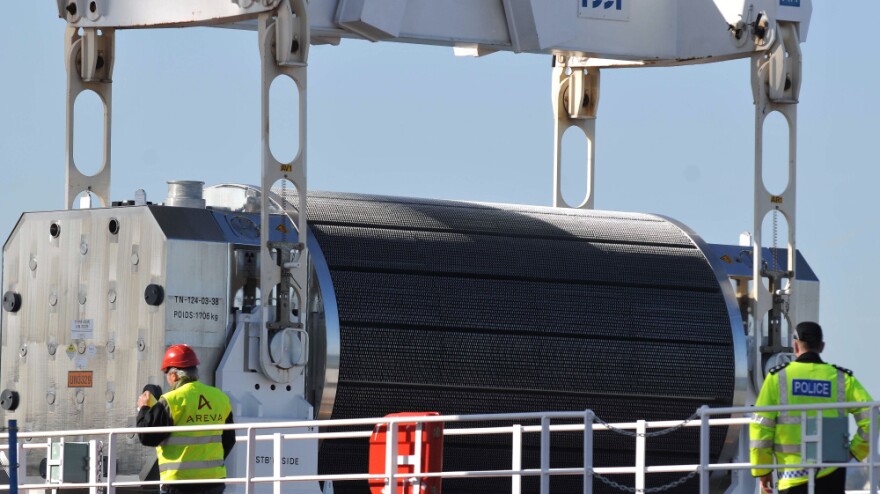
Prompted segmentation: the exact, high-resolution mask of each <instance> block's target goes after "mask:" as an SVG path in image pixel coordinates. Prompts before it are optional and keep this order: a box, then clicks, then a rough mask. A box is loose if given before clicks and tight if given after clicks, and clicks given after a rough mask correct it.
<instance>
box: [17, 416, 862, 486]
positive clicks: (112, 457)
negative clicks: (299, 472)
mask: <svg viewBox="0 0 880 494" xmlns="http://www.w3.org/2000/svg"><path fill="white" fill-rule="evenodd" d="M855 407H869V408H870V412H869V413H870V417H871V425H870V437H871V438H872V439H871V443H870V446H871V453H870V455H869V456H868V459H867V462H866V463H860V464H852V463H831V462H815V463H803V464H799V465H785V466H786V467H802V468H810V469H821V468H826V467H839V468H850V467H868V468H869V472H870V473H869V478H870V484H871V490H870V491H869V492H871V494H876V493H877V487H878V486H877V480H878V473H880V454H878V451H877V432H878V430H880V429H878V427H877V421H878V412H880V402H872V403H833V404H816V405H790V406H772V407H734V408H709V407H707V406H704V407H701V408H700V409H699V410H698V413H699V417H700V420H699V421H690V422H686V423H682V422H680V421H657V422H647V421H643V420H640V421H637V422H631V423H615V424H608V425H605V424H600V423H596V422H595V421H594V420H595V415H594V414H593V412H592V411H590V410H586V411H585V412H539V413H520V414H492V415H447V416H419V417H413V416H407V417H380V418H369V419H348V420H326V421H321V422H320V427H328V428H329V427H341V426H366V427H370V428H371V429H372V428H373V427H374V426H376V425H380V424H384V425H386V426H387V431H388V434H387V440H386V450H385V459H386V462H385V465H386V471H385V472H384V473H381V474H363V473H346V474H334V475H303V476H280V475H279V472H280V468H281V467H280V462H281V457H282V455H280V454H277V453H278V452H279V451H280V450H281V443H282V442H283V441H288V440H291V441H296V440H298V439H316V438H317V439H321V440H333V439H343V438H357V439H363V440H364V441H368V440H369V438H370V437H371V435H372V434H373V431H372V430H362V431H350V432H315V433H307V434H302V433H291V434H284V433H272V434H259V431H260V430H262V429H276V430H277V429H287V428H289V429H297V428H304V427H315V426H316V422H314V421H297V422H283V423H281V422H276V423H253V424H232V425H222V426H195V427H163V428H114V429H92V430H72V431H47V432H18V440H19V442H17V443H16V449H17V452H18V457H19V458H20V460H19V461H20V463H19V464H18V465H17V467H18V472H19V474H20V475H21V474H24V471H23V464H24V462H25V460H24V458H25V457H24V456H23V455H24V453H25V452H26V451H28V450H40V449H42V450H46V449H47V448H49V447H50V446H49V444H50V443H49V442H41V443H37V442H36V441H34V442H27V441H30V440H33V439H49V438H64V437H72V436H85V437H91V438H94V439H91V440H90V441H91V442H92V443H93V444H94V445H95V446H93V447H97V445H98V444H99V443H98V442H99V441H102V439H101V438H103V437H105V436H106V440H103V447H104V451H105V452H106V453H107V456H108V459H107V461H108V472H107V476H106V478H104V479H99V477H97V476H95V475H97V474H95V475H93V476H92V477H91V478H90V479H91V480H90V481H89V482H86V483H66V484H49V483H30V484H29V483H24V484H21V485H19V486H18V488H19V490H41V489H47V488H52V489H72V488H79V489H82V488H90V489H92V490H97V489H99V488H104V489H105V492H106V493H107V494H114V493H115V491H116V489H117V488H120V487H133V486H156V485H159V484H160V482H159V481H143V482H141V481H119V480H118V479H117V478H116V471H115V463H116V442H117V441H118V440H119V438H120V437H126V436H129V435H132V434H136V433H140V432H171V431H177V432H179V431H180V430H183V429H186V430H192V431H197V430H217V429H223V430H226V429H234V430H238V431H244V433H245V435H244V436H238V439H239V441H240V442H241V441H242V440H244V442H245V444H244V445H243V446H244V447H245V448H246V449H247V451H248V454H247V458H249V461H248V464H247V467H246V469H245V471H246V475H245V477H242V478H228V479H218V480H215V481H207V482H208V483H210V482H216V483H226V484H236V485H244V491H245V492H246V493H252V492H253V491H254V488H255V487H256V485H258V484H265V483H272V484H273V485H274V491H275V492H276V493H277V492H281V491H282V487H281V484H282V483H283V482H314V481H339V480H371V479H374V480H382V481H384V482H385V483H386V485H391V486H393V485H396V482H397V478H398V474H397V466H398V465H399V464H400V463H401V462H400V458H399V457H398V450H397V444H398V442H397V436H398V431H399V426H400V424H401V423H413V422H415V423H418V424H425V423H429V422H443V423H468V422H487V421H507V422H516V423H515V424H514V425H512V426H502V427H470V428H469V427H461V428H458V427H456V428H444V431H443V433H444V435H445V436H461V435H468V436H471V435H477V436H479V435H498V434H502V435H506V434H510V435H511V437H512V446H511V458H512V461H511V469H509V470H479V471H477V470H474V471H453V472H419V473H418V477H419V478H437V477H440V478H459V479H461V478H484V477H506V478H510V479H511V481H512V482H511V492H512V493H514V494H519V492H520V480H521V478H522V476H524V475H525V476H537V477H539V478H540V486H541V491H540V492H541V493H542V494H547V493H548V492H549V479H550V477H551V476H554V475H584V474H585V473H586V481H585V482H584V484H583V485H584V489H583V492H584V494H591V493H592V477H593V476H594V474H599V475H605V476H609V475H618V474H626V475H635V476H636V489H638V488H639V486H642V488H644V486H645V476H646V475H647V474H651V473H682V474H688V473H692V472H698V473H699V476H700V492H701V493H702V494H708V493H709V492H710V491H709V475H710V473H711V472H714V471H731V472H736V471H740V470H746V471H747V470H749V469H751V468H753V467H759V468H768V469H776V468H780V467H781V466H782V465H779V464H768V465H751V464H750V463H748V462H739V463H717V464H712V463H710V462H709V437H710V434H709V432H710V428H711V427H731V426H734V427H747V426H748V424H749V423H750V422H751V419H750V418H748V417H747V415H748V414H751V413H754V412H757V411H799V412H801V413H802V414H803V415H806V414H807V413H808V412H814V411H819V410H830V409H847V408H855ZM718 415H724V416H739V417H737V418H712V417H713V416H718ZM559 419H565V420H566V421H571V420H573V419H574V420H583V422H582V423H570V424H563V425H553V424H552V423H551V422H552V421H553V420H559ZM524 421H529V422H534V421H538V422H539V425H529V426H523V425H521V422H524ZM682 425H683V426H684V427H700V439H699V440H700V444H701V449H700V462H699V464H697V465H694V464H688V465H660V466H651V465H647V464H646V461H645V459H646V458H645V455H646V451H647V448H646V446H645V445H646V441H647V437H646V433H647V432H648V431H650V430H653V429H668V428H672V427H679V426H682ZM611 428H614V429H620V430H626V431H632V432H636V433H637V434H638V436H637V437H636V438H635V441H636V447H635V455H634V456H635V457H634V465H633V466H612V467H601V468H594V467H593V435H594V434H595V433H596V432H602V433H607V432H608V431H609V430H610V429H611ZM582 431H587V433H586V434H584V438H583V444H584V453H585V454H584V465H583V466H582V467H569V468H550V460H549V459H550V449H549V445H550V436H551V435H552V434H553V433H559V432H569V433H571V432H582ZM523 434H540V444H541V451H540V455H541V456H540V468H533V469H523V468H522V465H521V458H522V435H523ZM8 440H9V433H3V434H0V441H5V442H4V443H2V444H0V451H8V450H9V444H8ZM257 441H271V442H272V443H273V445H274V449H275V452H276V454H275V455H274V460H273V461H274V463H275V465H274V472H275V473H274V474H273V476H271V477H256V476H254V474H253V472H254V468H255V465H254V452H255V451H256V442H257ZM241 446H242V445H239V446H238V447H241ZM817 446H818V448H819V450H821V437H819V438H818V443H817ZM95 451H97V449H95ZM100 461H101V460H100V455H97V454H96V455H94V456H93V458H92V459H91V468H92V469H98V468H100ZM407 461H409V460H407ZM19 478H20V479H24V478H25V477H24V476H20V477H19ZM165 483H166V484H170V483H168V482H165ZM173 483H180V484H187V483H206V481H205V480H191V481H177V482H173ZM7 490H9V486H8V485H2V486H0V492H3V491H7ZM753 491H754V485H752V486H742V489H741V490H737V492H744V493H748V494H751V493H752V492H753Z"/></svg>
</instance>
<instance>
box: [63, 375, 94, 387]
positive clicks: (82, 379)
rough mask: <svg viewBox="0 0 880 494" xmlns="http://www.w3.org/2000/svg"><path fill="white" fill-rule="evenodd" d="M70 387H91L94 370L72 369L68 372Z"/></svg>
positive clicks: (68, 385)
mask: <svg viewBox="0 0 880 494" xmlns="http://www.w3.org/2000/svg"><path fill="white" fill-rule="evenodd" d="M67 387H68V388H91V387H92V371H70V372H68V373H67Z"/></svg>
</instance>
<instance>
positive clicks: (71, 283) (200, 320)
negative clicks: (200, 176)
mask: <svg viewBox="0 0 880 494" xmlns="http://www.w3.org/2000/svg"><path fill="white" fill-rule="evenodd" d="M178 185H179V184H178ZM199 187H200V186H199ZM205 195H206V197H207V199H208V205H209V206H212V208H213V209H204V208H203V207H196V208H191V207H168V206H134V207H116V208H108V209H95V210H73V211H54V212H42V213H26V214H24V215H23V216H22V219H21V220H20V221H19V223H18V225H17V226H16V228H15V230H14V231H13V232H12V235H11V236H10V238H9V240H8V241H7V243H6V245H5V247H4V257H3V285H2V286H3V291H4V293H6V292H13V293H15V294H18V295H19V296H20V299H21V306H20V308H19V310H17V311H15V312H11V311H4V312H3V315H2V353H0V384H2V386H3V388H6V389H13V390H16V391H18V392H19V393H20V395H21V406H20V407H19V408H18V409H17V410H15V411H6V412H4V413H3V414H2V415H3V418H4V419H6V418H17V419H18V421H19V424H20V426H21V427H23V428H24V429H26V430H49V429H79V428H100V427H106V426H124V425H133V422H134V415H135V413H134V403H135V400H136V398H137V395H138V394H139V393H140V391H141V389H142V388H143V386H144V384H147V383H153V384H159V385H162V384H163V383H164V380H163V379H162V375H161V372H160V370H159V366H160V362H161V359H162V354H163V352H164V350H165V348H166V346H167V345H170V344H173V343H188V344H190V345H192V346H194V347H195V348H196V351H197V352H198V355H199V358H200V359H201V361H202V366H201V375H202V378H203V380H205V381H206V382H208V383H209V384H210V383H214V382H215V377H216V379H217V382H218V383H221V385H222V386H223V389H224V390H225V391H227V393H228V394H230V396H231V397H232V400H233V411H234V415H235V416H236V420H237V421H239V422H241V421H245V420H261V421H265V420H282V419H285V418H287V419H294V418H297V419H299V418H302V417H303V416H307V417H315V418H349V417H363V416H377V415H384V414H386V413H392V412H400V411H437V412H440V413H443V414H462V413H494V412H526V411H541V410H585V409H587V408H589V409H592V410H594V411H595V412H596V414H597V415H598V416H599V417H601V418H602V419H605V420H608V421H631V420H636V419H649V420H664V419H669V420H675V419H684V418H686V417H688V416H689V415H691V414H692V413H693V412H694V411H695V410H696V408H697V407H699V406H700V405H703V404H708V405H712V406H731V405H733V406H735V405H742V404H743V403H744V399H745V393H746V390H747V382H746V381H747V369H746V356H745V343H744V338H745V337H744V328H743V323H742V317H741V314H740V312H739V309H738V307H737V304H736V301H735V298H734V296H733V293H732V290H731V287H730V284H729V282H728V281H727V278H726V275H725V274H724V271H723V269H721V268H720V267H719V266H717V265H716V264H715V262H714V261H713V259H714V257H713V256H710V255H707V247H706V245H705V244H703V243H702V241H701V240H700V239H699V238H698V237H697V236H695V235H694V234H693V233H691V232H689V231H688V230H687V229H685V228H684V227H683V226H681V225H679V224H677V223H675V222H673V221H671V220H668V219H666V218H662V217H658V216H653V215H647V214H634V213H617V212H607V211H579V210H560V209H552V208H541V207H530V206H511V205H493V204H477V203H464V202H452V201H429V200H420V199H408V198H390V197H376V196H365V195H355V194H330V193H314V194H312V195H311V196H310V198H309V212H308V213H309V220H310V224H311V231H312V235H310V237H311V238H310V242H309V248H310V252H311V262H312V275H311V282H310V283H311V287H312V288H311V290H310V297H311V298H310V300H309V301H308V303H307V305H306V308H307V310H309V311H310V317H309V321H310V325H309V327H308V328H307V329H308V333H309V341H310V342H311V344H310V346H309V349H310V355H309V359H308V367H307V368H306V369H305V373H304V375H303V376H302V377H301V379H302V382H297V383H293V385H292V386H287V387H285V386H278V387H277V389H276V386H274V385H272V386H270V385H269V382H268V381H265V383H264V385H260V383H261V382H263V381H261V379H264V378H262V376H261V375H260V374H259V373H256V372H251V371H250V370H251V369H249V368H248V367H247V364H241V362H240V361H243V362H245V363H246V362H247V361H248V358H249V357H248V355H247V352H249V351H250V350H248V349H247V348H248V347H247V345H244V346H237V345H238V344H237V343H235V342H236V341H238V340H236V339H235V334H234V333H235V331H236V325H235V321H236V318H237V317H238V316H236V315H235V314H239V313H241V312H248V311H249V310H250V308H251V307H253V306H254V305H255V304H256V303H258V302H259V300H258V299H259V294H258V293H256V292H255V287H256V286H258V283H257V279H256V277H257V276H258V273H259V269H258V266H257V265H256V260H257V257H258V256H256V255H255V253H256V252H257V247H258V243H259V227H258V222H259V217H258V214H257V213H256V212H254V208H253V206H254V204H255V203H257V202H258V201H255V198H256V197H258V195H259V191H257V190H256V189H254V188H252V187H247V186H224V187H220V188H217V189H211V188H209V189H207V192H206V194H205ZM190 199H192V197H190ZM273 221H274V222H275V223H273V225H274V224H276V223H277V224H278V225H280V224H281V223H284V224H285V225H287V227H286V228H284V229H281V228H278V230H289V231H293V227H292V224H291V223H290V222H289V221H288V220H287V219H286V218H283V217H281V216H275V217H274V219H273ZM275 229H276V228H275V227H274V226H273V231H274V230H275ZM157 293H160V295H161V296H158V295H157ZM236 359H237V360H236ZM713 434H714V435H713V437H712V457H713V458H719V457H724V456H725V455H726V454H727V453H728V452H729V451H725V450H724V445H725V444H728V445H731V444H733V443H735V437H734V433H733V432H730V433H729V434H727V433H725V431H724V430H722V429H719V430H717V431H716V432H714V433H713ZM692 436H693V433H691V432H678V433H676V434H672V435H670V436H667V437H665V438H663V439H658V440H652V441H651V442H649V451H650V453H649V461H650V462H653V463H655V464H656V463H688V462H689V461H691V460H690V459H691V458H694V460H693V461H695V458H696V450H695V449H693V447H692V446H693V445H696V444H698V443H697V442H696V441H693V439H694V438H693V437H692ZM123 443H124V444H122V445H121V447H122V451H121V453H120V458H121V460H120V461H121V463H120V465H119V467H118V468H119V471H120V472H121V473H128V474H132V475H134V474H136V473H137V472H139V471H140V470H141V469H142V468H143V467H144V466H145V465H146V464H147V463H150V462H151V461H152V460H153V459H154V458H155V456H154V454H155V453H154V452H153V451H152V450H150V449H149V448H144V447H143V446H140V445H139V444H137V442H136V439H134V438H127V439H126V440H125V441H123ZM334 444H336V446H327V447H324V448H322V449H321V451H320V455H319V467H318V468H319V469H320V471H321V472H333V471H343V470H344V471H350V469H351V465H353V463H352V461H353V460H352V458H357V457H358V456H362V457H363V461H364V466H366V463H365V461H366V456H365V455H366V450H367V447H368V444H367V442H365V441H364V442H363V444H360V443H351V444H344V443H341V444H340V443H334ZM495 446H496V445H493V444H485V443H481V444H473V443H470V442H468V441H467V440H463V439H460V438H455V437H452V438H449V439H448V440H447V442H446V445H445V448H446V456H445V459H444V466H445V468H446V469H447V470H456V469H464V468H465V467H463V466H462V465H465V464H466V465H467V467H466V468H467V469H480V468H483V467H485V468H509V463H508V462H509V458H500V457H496V456H495V455H492V454H489V453H491V451H493V450H494V449H495ZM526 446H527V449H526V457H525V458H524V465H525V466H526V467H528V466H529V465H530V463H534V461H535V460H536V452H537V445H536V444H526ZM314 447H315V448H317V444H315V445H314ZM553 448H554V450H553V454H552V458H553V461H554V466H556V465H566V466H571V465H572V464H576V463H577V462H578V461H579V458H580V455H581V454H582V451H581V450H582V445H580V443H579V439H578V438H576V437H571V438H570V440H563V441H561V442H559V443H558V444H556V443H554V445H553ZM596 448H597V449H596V457H597V459H602V461H607V462H610V463H620V464H622V463H628V462H629V460H630V455H631V453H630V451H631V448H632V443H631V440H629V439H624V438H605V439H603V438H601V437H597V443H596ZM242 454H243V452H242ZM314 456H318V455H317V454H316V455H314ZM505 465H506V466H505ZM230 475H232V474H230ZM651 479H655V480H657V481H658V482H661V481H663V480H665V478H664V477H659V476H657V477H655V476H651V477H649V480H651ZM555 482H566V480H565V479H561V480H554V483H555ZM444 485H445V487H447V488H452V489H453V490H454V491H455V492H471V490H468V489H473V490H474V491H476V490H479V491H481V492H494V491H496V490H499V487H498V483H497V482H494V481H491V480H482V481H477V482H469V483H468V484H466V485H467V486H469V487H467V486H465V485H457V484H456V483H455V482H452V481H449V482H446V481H445V482H444ZM526 485H527V487H528V483H527V484H526ZM560 485H561V484H560ZM364 486H365V484H364ZM686 487H687V486H685V488H686ZM504 488H509V487H508V486H505V487H504ZM561 488H566V487H565V486H562V487H561ZM360 489H361V486H359V485H357V484H354V485H351V486H346V485H345V483H340V484H339V485H338V486H336V490H337V491H339V492H360ZM527 490H528V488H527Z"/></svg>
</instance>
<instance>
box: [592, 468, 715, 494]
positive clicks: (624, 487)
mask: <svg viewBox="0 0 880 494" xmlns="http://www.w3.org/2000/svg"><path fill="white" fill-rule="evenodd" d="M697 473H699V472H698V471H697V470H694V471H693V472H691V473H689V474H687V475H685V476H684V477H682V478H680V479H678V480H673V481H672V482H670V483H668V484H665V485H661V486H659V487H649V488H647V489H636V488H635V487H630V486H628V485H623V484H620V483H618V482H615V481H613V480H611V479H609V478H608V477H605V476H604V475H599V474H598V473H593V477H596V478H597V479H599V480H601V481H602V483H604V484H605V485H607V486H608V487H611V488H614V489H617V490H619V491H624V492H633V493H635V492H641V493H644V494H651V493H653V492H664V491H668V490H669V489H675V488H676V487H679V486H680V485H682V484H684V483H685V482H687V481H688V480H690V479H692V478H694V477H695V476H696V475H697Z"/></svg>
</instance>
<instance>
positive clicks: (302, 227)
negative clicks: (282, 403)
mask: <svg viewBox="0 0 880 494" xmlns="http://www.w3.org/2000/svg"><path fill="white" fill-rule="evenodd" d="M307 13H308V9H307V8H306V0H294V1H293V5H291V1H290V0H282V2H281V4H280V5H279V7H278V10H277V11H276V12H267V13H263V14H260V18H259V26H260V28H259V40H260V57H261V61H262V81H261V98H260V112H261V141H262V178H261V185H262V190H263V193H262V194H261V195H260V204H261V208H260V244H261V249H260V292H261V305H262V317H263V322H262V324H261V335H260V369H261V371H262V372H263V374H265V375H266V376H267V377H269V378H270V379H272V380H274V381H276V382H280V383H283V382H287V381H288V380H289V369H282V368H279V367H278V366H276V365H275V364H274V362H273V361H272V357H271V355H270V352H269V344H270V334H269V325H270V324H272V323H275V326H276V327H275V329H278V330H284V328H285V327H289V328H291V329H293V330H295V331H297V334H298V335H299V337H300V339H301V342H302V347H303V348H307V346H308V343H307V341H308V336H307V334H306V333H305V328H306V318H307V317H308V310H307V307H306V302H307V301H308V294H307V290H308V269H309V262H308V261H309V257H308V248H307V247H306V246H307V245H308V239H307V236H308V226H307V215H306V211H307V202H306V201H307V197H308V185H307V182H306V156H307V152H306V149H307V138H306V137H307V133H306V130H307V129H306V117H307V111H306V109H307V100H308V98H307V93H306V88H307V78H306V76H307V62H308V53H309V23H308V15H307ZM278 77H289V78H290V79H291V80H293V81H294V82H295V83H296V87H297V90H298V93H299V94H298V98H299V116H298V128H299V135H298V136H297V138H298V146H297V155H296V156H295V157H294V158H293V160H292V161H291V162H289V163H281V162H280V161H278V160H277V159H276V158H275V156H274V155H273V154H272V149H271V146H270V132H271V129H270V128H269V112H270V107H269V103H270V101H269V99H270V98H269V96H270V88H271V86H272V82H273V81H275V79H276V78H278ZM281 181H289V182H291V183H292V184H293V186H294V187H295V188H296V191H297V193H298V196H297V197H298V205H297V210H294V208H293V205H288V204H286V198H282V199H284V200H283V204H282V206H283V207H284V209H285V214H286V215H287V216H288V217H290V218H291V220H292V221H294V222H295V224H296V225H297V230H298V238H297V241H296V243H292V245H283V244H279V245H275V246H272V245H270V243H269V242H270V232H271V225H270V222H269V218H270V212H271V211H270V210H271V205H272V200H271V198H270V194H269V192H270V191H271V190H272V187H273V186H274V185H275V184H277V183H279V182H281ZM282 278H288V279H287V280H282ZM282 281H285V282H284V283H282ZM290 281H292V283H290ZM288 286H290V287H291V288H293V290H294V292H295V293H294V296H295V297H297V298H298V300H299V305H298V306H299V320H298V321H297V322H296V324H288V322H287V321H277V320H276V319H278V317H277V316H276V314H274V313H273V311H275V310H276V306H272V305H270V303H269V300H270V294H271V293H273V290H274V289H275V288H276V287H279V290H278V293H277V296H276V304H278V305H279V306H283V307H285V308H286V309H287V310H283V311H279V312H280V313H281V315H282V316H283V317H285V318H289V317H290V310H289V304H290V303H291V301H290V300H288V299H287V297H288V296H289V295H288V290H287V288H286V287H288ZM301 363H303V362H301Z"/></svg>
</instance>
